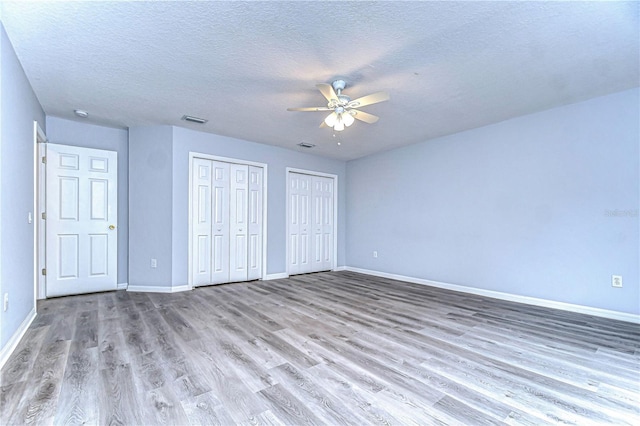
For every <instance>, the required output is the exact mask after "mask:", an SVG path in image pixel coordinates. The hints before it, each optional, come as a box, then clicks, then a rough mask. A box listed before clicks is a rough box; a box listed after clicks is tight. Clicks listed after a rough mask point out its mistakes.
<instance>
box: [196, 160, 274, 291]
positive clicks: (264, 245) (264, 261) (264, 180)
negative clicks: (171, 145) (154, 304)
mask: <svg viewBox="0 0 640 426" xmlns="http://www.w3.org/2000/svg"><path fill="white" fill-rule="evenodd" d="M195 158H200V159H203V160H213V161H222V162H224V163H230V164H240V165H243V166H255V167H260V168H262V271H261V274H262V276H261V277H260V278H259V279H261V280H264V279H265V277H266V276H267V205H268V204H267V175H268V173H267V164H265V163H258V162H255V161H247V160H240V159H238V158H231V157H221V156H218V155H211V154H204V153H202V152H189V188H188V192H189V260H188V262H189V281H188V284H189V286H190V287H191V289H193V288H195V286H194V285H193V254H194V253H193V208H192V203H193V199H192V196H191V195H192V194H191V189H192V188H193V160H194V159H195Z"/></svg>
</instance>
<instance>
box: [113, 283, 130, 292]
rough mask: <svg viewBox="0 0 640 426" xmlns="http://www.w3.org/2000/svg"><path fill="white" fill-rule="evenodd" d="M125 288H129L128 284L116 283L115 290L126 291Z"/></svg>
mask: <svg viewBox="0 0 640 426" xmlns="http://www.w3.org/2000/svg"><path fill="white" fill-rule="evenodd" d="M127 287H129V283H118V287H116V290H126V289H127Z"/></svg>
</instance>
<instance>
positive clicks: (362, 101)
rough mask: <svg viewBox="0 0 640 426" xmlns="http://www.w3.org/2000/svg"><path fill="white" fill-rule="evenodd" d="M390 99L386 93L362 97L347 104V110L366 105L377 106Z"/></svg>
mask: <svg viewBox="0 0 640 426" xmlns="http://www.w3.org/2000/svg"><path fill="white" fill-rule="evenodd" d="M389 99H391V97H390V96H389V94H388V93H387V92H377V93H372V94H371V95H367V96H363V97H361V98H358V99H354V100H352V101H351V102H349V105H348V106H349V108H358V107H363V106H366V105H371V104H377V103H378V102H384V101H388V100H389Z"/></svg>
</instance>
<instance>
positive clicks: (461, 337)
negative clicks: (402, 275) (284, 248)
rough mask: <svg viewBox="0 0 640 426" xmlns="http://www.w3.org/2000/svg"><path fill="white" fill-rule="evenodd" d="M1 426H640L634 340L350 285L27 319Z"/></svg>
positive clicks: (113, 303)
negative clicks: (589, 425)
mask: <svg viewBox="0 0 640 426" xmlns="http://www.w3.org/2000/svg"><path fill="white" fill-rule="evenodd" d="M0 379H1V383H0V424H3V425H4V424H80V423H86V424H132V425H133V424H135V425H146V424H180V425H183V424H185V425H186V424H206V425H216V424H218V425H225V426H226V425H231V424H241V425H283V424H284V425H289V424H295V425H299V424H331V425H334V424H336V425H339V424H358V425H361V424H362V425H364V424H371V425H395V424H408V425H425V424H429V425H461V424H463V425H472V424H473V425H480V424H492V425H493V424H514V425H540V424H558V423H562V424H621V425H624V424H628V425H636V424H640V327H638V325H637V324H631V323H625V322H621V321H616V320H609V319H606V318H599V317H593V316H589V315H582V314H577V313H572V312H567V311H560V310H554V309H548V308H544V307H539V306H531V305H522V304H518V303H514V302H507V301H503V300H497V299H490V298H486V297H482V296H477V295H471V294H465V293H460V292H453V291H448V290H444V289H439V288H433V287H429V286H424V285H417V284H411V283H406V282H401V281H397V280H391V279H386V278H379V277H372V276H367V275H362V274H358V273H354V272H346V271H343V272H324V273H318V274H306V275H300V276H295V277H291V278H289V279H279V280H273V281H265V282H262V281H257V282H248V283H234V284H227V285H213V286H207V287H199V288H197V289H195V290H193V291H188V292H182V293H175V294H166V293H129V292H126V291H117V292H107V293H96V294H89V295H82V296H71V297H60V298H54V299H48V300H42V301H39V302H38V316H37V317H36V320H35V321H34V322H33V323H32V324H31V326H30V328H29V329H28V330H27V332H26V333H25V335H24V338H23V339H22V341H21V342H20V343H19V344H18V346H17V348H16V350H15V352H14V353H13V354H12V355H11V357H9V359H8V360H7V362H6V364H5V366H4V368H3V369H2V370H0Z"/></svg>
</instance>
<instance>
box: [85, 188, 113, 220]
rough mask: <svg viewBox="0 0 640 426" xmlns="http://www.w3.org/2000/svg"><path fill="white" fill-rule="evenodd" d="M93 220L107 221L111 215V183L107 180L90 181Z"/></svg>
mask: <svg viewBox="0 0 640 426" xmlns="http://www.w3.org/2000/svg"><path fill="white" fill-rule="evenodd" d="M90 184H91V191H90V194H89V197H90V199H91V213H90V216H91V220H107V218H108V217H109V213H108V212H107V208H108V207H109V198H108V197H109V181H108V180H106V179H90Z"/></svg>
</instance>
